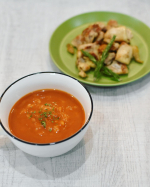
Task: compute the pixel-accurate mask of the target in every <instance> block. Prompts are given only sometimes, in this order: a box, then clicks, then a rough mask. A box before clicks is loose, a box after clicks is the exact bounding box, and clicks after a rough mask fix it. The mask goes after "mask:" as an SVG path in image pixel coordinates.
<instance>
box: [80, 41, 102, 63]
mask: <svg viewBox="0 0 150 187" xmlns="http://www.w3.org/2000/svg"><path fill="white" fill-rule="evenodd" d="M98 48H99V45H98V44H96V43H90V44H83V45H80V46H79V47H78V50H84V51H87V52H88V53H90V54H91V55H93V56H94V57H95V58H96V59H97V60H98V59H99V58H100V56H99V51H98ZM79 54H80V55H81V53H80V52H78V54H77V57H79V56H78V55H79Z"/></svg>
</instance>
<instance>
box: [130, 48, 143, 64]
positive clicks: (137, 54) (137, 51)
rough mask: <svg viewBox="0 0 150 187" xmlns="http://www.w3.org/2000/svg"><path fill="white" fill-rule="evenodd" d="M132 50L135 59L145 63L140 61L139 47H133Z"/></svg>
mask: <svg viewBox="0 0 150 187" xmlns="http://www.w3.org/2000/svg"><path fill="white" fill-rule="evenodd" d="M132 50H133V57H134V59H135V60H136V61H137V62H139V63H143V61H142V60H141V59H140V55H139V49H138V47H137V46H132Z"/></svg>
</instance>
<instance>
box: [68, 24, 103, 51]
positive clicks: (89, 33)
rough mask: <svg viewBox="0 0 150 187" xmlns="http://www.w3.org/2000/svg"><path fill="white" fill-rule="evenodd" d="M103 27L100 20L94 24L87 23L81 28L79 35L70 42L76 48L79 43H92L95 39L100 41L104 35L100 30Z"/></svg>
mask: <svg viewBox="0 0 150 187" xmlns="http://www.w3.org/2000/svg"><path fill="white" fill-rule="evenodd" d="M104 27H105V24H104V23H102V22H97V23H95V24H92V25H89V26H88V27H87V28H86V29H84V30H83V32H82V34H81V35H78V36H77V37H76V38H75V39H73V41H72V42H71V44H72V45H73V46H74V47H76V48H78V47H79V46H80V45H81V44H88V43H93V42H95V41H98V42H99V41H101V40H102V39H103V37H104V33H103V32H102V31H101V30H102V29H103V28H104Z"/></svg>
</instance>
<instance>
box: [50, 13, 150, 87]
mask: <svg viewBox="0 0 150 187" xmlns="http://www.w3.org/2000/svg"><path fill="white" fill-rule="evenodd" d="M95 13H102V14H103V13H105V14H108V13H109V14H116V15H122V16H126V17H128V18H132V19H135V20H136V21H138V22H140V23H141V24H143V25H144V26H145V27H147V29H149V30H150V27H149V26H148V25H146V24H145V23H144V22H142V21H141V20H139V19H137V18H135V17H134V16H130V15H127V14H124V13H120V12H112V11H91V12H85V13H82V14H77V15H75V16H72V17H70V18H69V19H66V20H65V21H63V22H62V23H61V24H59V25H58V26H57V27H56V29H55V30H54V31H53V33H52V35H51V37H50V39H49V53H50V57H51V59H52V62H53V63H54V64H55V65H56V66H57V68H58V69H59V70H60V71H61V72H63V73H65V74H67V75H69V76H71V77H73V78H75V79H77V80H78V81H80V82H81V83H84V84H87V85H91V86H97V87H116V86H122V85H126V84H129V83H132V82H135V81H137V80H139V79H141V78H143V77H144V76H146V75H147V74H149V73H150V68H149V69H148V70H147V71H145V73H143V74H142V75H140V76H138V78H133V79H132V80H127V81H126V82H121V81H120V82H114V83H108V84H104V83H100V82H98V83H97V82H94V81H93V82H88V81H86V80H85V79H81V78H80V77H79V78H77V77H74V76H73V75H72V74H70V73H68V72H67V71H66V70H64V69H63V68H61V67H60V66H59V64H58V63H57V62H56V60H55V58H54V56H53V53H52V50H51V43H52V39H53V36H54V34H55V32H56V31H57V30H59V29H60V27H61V26H62V25H63V24H65V23H66V22H69V21H70V20H71V19H73V18H74V19H75V18H76V17H80V16H83V15H86V14H95ZM89 23H90V22H89ZM81 25H83V24H81ZM81 25H79V26H81ZM59 47H60V46H59Z"/></svg>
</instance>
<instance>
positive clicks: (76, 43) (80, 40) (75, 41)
mask: <svg viewBox="0 0 150 187" xmlns="http://www.w3.org/2000/svg"><path fill="white" fill-rule="evenodd" d="M83 42H84V41H83V37H82V35H78V36H77V37H76V38H74V39H73V40H72V42H71V44H72V45H73V46H74V47H76V48H78V47H79V46H80V45H81V44H83Z"/></svg>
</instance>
